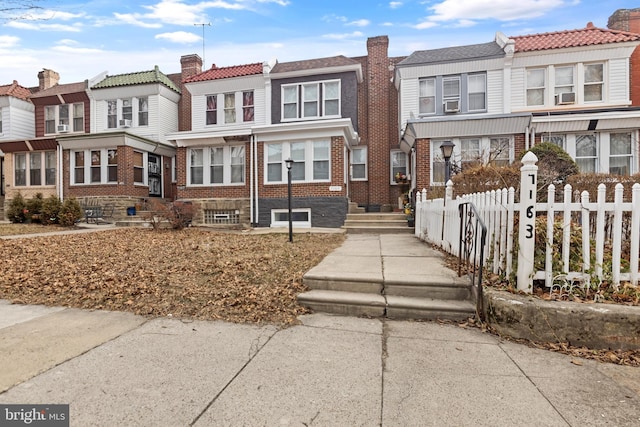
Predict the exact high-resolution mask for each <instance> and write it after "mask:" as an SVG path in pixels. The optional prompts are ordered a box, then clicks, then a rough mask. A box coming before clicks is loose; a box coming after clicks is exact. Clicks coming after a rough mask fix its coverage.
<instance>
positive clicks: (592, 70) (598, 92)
mask: <svg viewBox="0 0 640 427" xmlns="http://www.w3.org/2000/svg"><path fill="white" fill-rule="evenodd" d="M603 88H604V64H585V65H584V101H585V102H597V101H602V100H603V99H604V97H603Z"/></svg>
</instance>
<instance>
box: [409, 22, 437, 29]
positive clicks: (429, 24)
mask: <svg viewBox="0 0 640 427" xmlns="http://www.w3.org/2000/svg"><path fill="white" fill-rule="evenodd" d="M437 26H438V24H437V23H436V22H433V21H429V20H426V21H422V22H420V23H418V24H416V25H412V27H413V28H415V29H416V30H426V29H428V28H433V27H437Z"/></svg>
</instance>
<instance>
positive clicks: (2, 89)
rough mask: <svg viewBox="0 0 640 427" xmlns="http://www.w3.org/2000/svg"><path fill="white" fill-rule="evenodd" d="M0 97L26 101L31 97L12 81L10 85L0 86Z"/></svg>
mask: <svg viewBox="0 0 640 427" xmlns="http://www.w3.org/2000/svg"><path fill="white" fill-rule="evenodd" d="M0 96H13V97H15V98H19V99H23V100H25V101H26V100H27V98H29V96H31V91H30V90H29V89H27V88H26V87H24V86H20V85H19V84H18V82H17V81H15V80H14V81H13V83H11V84H10V85H3V86H0Z"/></svg>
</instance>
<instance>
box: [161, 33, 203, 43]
mask: <svg viewBox="0 0 640 427" xmlns="http://www.w3.org/2000/svg"><path fill="white" fill-rule="evenodd" d="M155 38H156V39H164V40H168V41H170V42H173V43H184V44H190V43H195V42H198V41H200V40H202V37H200V36H197V35H195V34H193V33H188V32H186V31H176V32H173V33H162V34H157V35H156V37H155Z"/></svg>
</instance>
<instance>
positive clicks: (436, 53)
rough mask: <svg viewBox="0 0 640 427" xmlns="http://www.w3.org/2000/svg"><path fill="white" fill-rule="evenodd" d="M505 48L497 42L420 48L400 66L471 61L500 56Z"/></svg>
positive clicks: (503, 54)
mask: <svg viewBox="0 0 640 427" xmlns="http://www.w3.org/2000/svg"><path fill="white" fill-rule="evenodd" d="M503 56H505V52H504V50H503V49H502V48H501V47H500V46H499V45H498V44H497V43H496V42H495V41H493V42H488V43H481V44H472V45H468V46H453V47H444V48H440V49H431V50H418V51H416V52H413V53H412V54H411V55H409V56H408V57H407V58H406V59H404V60H402V61H401V62H400V63H399V64H398V66H404V65H416V64H439V63H447V62H458V61H469V60H474V59H487V58H500V57H503Z"/></svg>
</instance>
